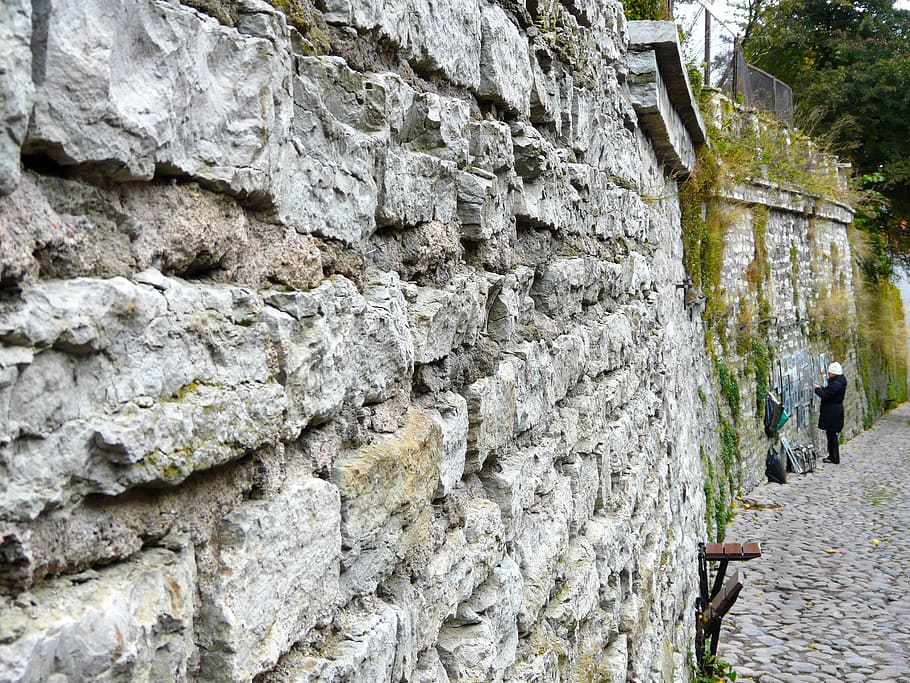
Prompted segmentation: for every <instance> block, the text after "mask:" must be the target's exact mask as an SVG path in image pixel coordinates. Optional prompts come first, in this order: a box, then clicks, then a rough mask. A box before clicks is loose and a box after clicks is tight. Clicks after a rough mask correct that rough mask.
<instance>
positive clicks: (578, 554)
mask: <svg viewBox="0 0 910 683" xmlns="http://www.w3.org/2000/svg"><path fill="white" fill-rule="evenodd" d="M560 583H561V584H562V588H561V589H560V590H559V592H558V593H556V595H554V596H553V597H552V598H551V599H550V601H549V602H548V603H547V605H546V608H545V609H544V615H543V616H544V619H546V620H547V621H548V622H549V623H550V625H551V627H552V629H553V631H554V632H555V633H556V634H557V635H559V636H561V637H563V638H566V637H571V636H572V635H574V634H575V633H576V629H578V627H579V626H580V625H581V624H582V623H583V622H584V621H585V620H586V618H587V617H588V615H590V614H592V613H593V612H594V611H595V610H596V608H597V603H598V599H599V594H600V578H599V576H598V574H597V564H596V555H595V553H594V548H593V546H592V545H591V543H590V541H588V540H586V539H584V538H579V537H577V536H576V537H573V538H572V539H571V540H570V541H569V548H568V550H567V551H566V557H565V568H564V569H562V570H561V572H560Z"/></svg>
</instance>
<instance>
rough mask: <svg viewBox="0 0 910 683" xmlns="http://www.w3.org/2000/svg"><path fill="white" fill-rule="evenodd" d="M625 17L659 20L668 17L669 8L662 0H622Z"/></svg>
mask: <svg viewBox="0 0 910 683" xmlns="http://www.w3.org/2000/svg"><path fill="white" fill-rule="evenodd" d="M622 4H623V7H624V8H625V11H626V19H628V20H629V21H636V20H639V19H652V20H655V21H656V20H660V19H667V18H668V17H669V10H668V8H667V4H666V2H664V0H623V3H622Z"/></svg>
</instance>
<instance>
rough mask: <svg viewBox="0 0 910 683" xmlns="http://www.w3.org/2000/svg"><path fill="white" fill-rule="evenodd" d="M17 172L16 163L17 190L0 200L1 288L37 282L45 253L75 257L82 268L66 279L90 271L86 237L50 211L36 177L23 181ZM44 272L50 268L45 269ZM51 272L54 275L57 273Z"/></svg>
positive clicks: (27, 177)
mask: <svg viewBox="0 0 910 683" xmlns="http://www.w3.org/2000/svg"><path fill="white" fill-rule="evenodd" d="M18 169H19V166H18V161H17V162H16V171H17V176H16V182H17V183H18V186H17V187H15V188H14V189H13V188H11V189H10V192H11V194H9V195H8V196H6V197H0V284H3V285H11V284H15V283H17V282H20V281H23V280H26V281H27V280H33V279H35V278H36V277H37V275H38V273H39V271H40V270H41V269H42V264H41V263H40V262H39V259H41V260H43V259H42V258H41V255H42V252H43V253H46V254H50V255H53V254H55V253H56V252H64V253H70V254H73V255H74V256H75V257H76V258H77V259H78V263H79V267H77V268H76V269H75V270H76V272H75V273H72V272H69V273H64V275H76V274H84V271H87V270H89V265H88V264H87V263H86V261H87V260H88V259H86V258H85V257H84V256H83V253H84V250H85V248H86V240H85V238H84V235H82V234H80V231H79V230H78V228H77V227H76V226H75V225H73V223H72V222H70V221H65V220H64V219H63V218H61V217H60V216H59V215H58V214H57V213H56V212H55V211H54V210H53V209H52V208H51V206H50V205H49V204H48V202H47V198H46V197H45V196H44V193H43V192H42V191H41V189H40V186H39V184H38V182H36V180H35V178H34V176H32V175H31V174H29V173H25V174H23V175H22V176H21V179H20V177H19V176H18ZM111 251H114V249H111ZM48 260H51V259H48ZM44 269H45V270H48V269H49V268H48V267H47V266H44ZM49 270H51V272H53V270H54V269H53V268H52V267H51V268H50V269H49ZM54 274H57V273H54Z"/></svg>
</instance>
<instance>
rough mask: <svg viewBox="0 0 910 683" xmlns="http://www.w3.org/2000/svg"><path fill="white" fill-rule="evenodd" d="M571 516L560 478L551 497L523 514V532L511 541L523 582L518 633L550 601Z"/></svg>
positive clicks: (568, 495) (527, 627)
mask: <svg viewBox="0 0 910 683" xmlns="http://www.w3.org/2000/svg"><path fill="white" fill-rule="evenodd" d="M571 515H572V502H571V488H570V486H569V482H568V480H567V479H566V478H564V477H556V478H555V481H554V482H553V484H552V488H551V495H547V496H544V497H543V498H542V499H538V500H537V501H536V502H535V504H534V505H533V506H532V507H530V509H528V511H527V512H526V513H525V518H524V523H523V525H522V527H523V528H521V529H520V530H519V534H518V535H517V536H516V538H515V541H514V543H515V560H516V562H518V565H519V566H520V567H521V575H522V579H523V588H522V599H521V609H520V610H519V612H518V630H519V633H525V632H527V631H529V630H530V629H531V626H532V625H533V624H534V622H535V621H537V618H538V614H539V612H540V610H541V609H543V606H544V605H545V604H546V603H547V600H548V599H549V597H550V592H551V589H552V587H553V584H554V582H555V576H556V568H557V566H558V565H559V564H560V563H562V562H564V556H565V553H566V549H567V547H568V543H569V520H570V518H571Z"/></svg>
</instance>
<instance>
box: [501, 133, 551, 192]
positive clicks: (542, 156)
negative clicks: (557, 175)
mask: <svg viewBox="0 0 910 683" xmlns="http://www.w3.org/2000/svg"><path fill="white" fill-rule="evenodd" d="M511 131H512V149H513V154H514V155H515V171H516V173H518V175H520V176H521V177H522V178H524V179H525V180H533V179H534V178H537V177H539V176H540V175H541V174H542V173H543V172H545V171H547V170H549V169H550V167H551V165H552V163H553V161H554V160H553V159H551V154H553V149H552V147H551V146H550V144H549V143H548V142H547V141H546V140H545V139H544V137H543V136H542V135H541V134H540V133H539V132H538V131H537V130H536V129H535V128H534V127H533V126H529V125H527V124H524V123H515V124H512V128H511Z"/></svg>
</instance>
